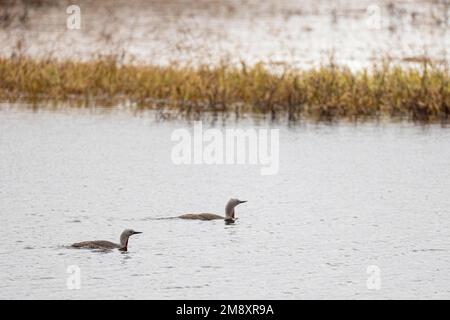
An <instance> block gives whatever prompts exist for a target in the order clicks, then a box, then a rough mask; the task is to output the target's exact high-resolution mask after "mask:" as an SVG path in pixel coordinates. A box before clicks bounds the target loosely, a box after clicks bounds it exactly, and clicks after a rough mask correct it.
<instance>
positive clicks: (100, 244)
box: [71, 229, 142, 251]
mask: <svg viewBox="0 0 450 320" xmlns="http://www.w3.org/2000/svg"><path fill="white" fill-rule="evenodd" d="M139 233H142V232H139V231H134V230H132V229H125V230H124V231H123V232H122V234H121V235H120V244H119V243H114V242H110V241H106V240H94V241H83V242H77V243H74V244H72V246H71V247H73V248H86V249H105V250H111V249H119V250H120V251H127V250H128V238H129V237H130V236H132V235H133V234H139Z"/></svg>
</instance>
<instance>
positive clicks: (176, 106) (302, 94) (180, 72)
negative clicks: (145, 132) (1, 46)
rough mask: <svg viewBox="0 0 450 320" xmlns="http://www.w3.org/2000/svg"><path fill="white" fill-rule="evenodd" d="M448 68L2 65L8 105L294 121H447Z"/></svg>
mask: <svg viewBox="0 0 450 320" xmlns="http://www.w3.org/2000/svg"><path fill="white" fill-rule="evenodd" d="M449 80H450V77H449V70H448V66H447V65H446V64H440V65H433V64H432V63H431V62H430V61H428V60H424V61H423V63H422V64H421V65H420V66H418V67H410V68H406V67H400V66H395V65H392V63H390V62H389V61H386V62H384V63H382V64H380V65H374V66H373V67H372V68H371V69H370V70H362V71H356V72H355V71H351V70H350V69H349V68H347V67H345V66H338V65H336V64H334V63H333V62H332V61H330V62H329V63H327V64H326V65H323V66H321V67H320V68H316V69H310V70H296V69H291V68H289V67H288V66H283V65H281V66H276V67H271V66H268V65H264V64H262V63H260V64H256V65H254V66H247V65H245V64H243V63H242V64H241V65H240V66H231V65H230V64H227V63H221V64H220V65H217V66H198V67H192V66H186V65H184V66H181V65H177V64H172V65H171V66H156V65H134V64H122V63H119V62H118V59H116V57H114V56H110V57H102V58H98V59H94V60H91V61H87V62H79V61H58V60H55V59H50V58H49V59H42V60H36V59H31V58H26V57H16V58H0V99H1V100H2V101H3V102H19V101H23V102H27V103H32V104H35V105H40V104H44V103H47V104H48V103H50V104H55V105H56V104H59V103H64V105H71V106H77V107H86V106H95V105H103V106H111V107H113V106H117V105H118V104H122V103H128V104H130V105H133V106H134V107H135V108H136V109H138V110H141V109H142V110H146V109H156V110H159V111H162V110H164V111H170V112H175V113H177V114H179V115H183V116H201V115H202V114H204V113H213V114H230V113H233V114H235V115H236V116H237V117H239V116H240V115H242V114H244V113H251V114H262V115H267V116H268V117H271V118H272V119H276V118H280V117H286V118H287V119H289V120H291V121H296V120H300V119H314V120H325V121H332V120H337V119H351V120H356V119H372V118H380V117H390V118H408V119H411V120H414V121H426V122H428V121H429V122H431V121H441V120H447V119H448V118H449V114H450V81H449Z"/></svg>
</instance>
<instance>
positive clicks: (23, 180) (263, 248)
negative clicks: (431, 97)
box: [0, 107, 450, 299]
mask: <svg viewBox="0 0 450 320" xmlns="http://www.w3.org/2000/svg"><path fill="white" fill-rule="evenodd" d="M190 125H191V124H189V123H188V122H186V121H168V122H157V121H155V120H154V118H153V117H151V116H149V115H141V116H136V115H131V114H129V113H126V112H115V113H111V112H103V113H102V112H85V111H79V110H75V111H73V110H68V111H53V112H52V111H39V112H32V111H27V110H25V109H23V108H8V107H3V108H1V109H0V199H1V200H0V217H1V232H0V234H1V241H0V298H7V299H18V298H25V299H35V298H43V299H50V298H62V299H78V298H88V299H98V298H112V299H123V298H143V299H168V298H171V299H180V298H181V299H194V298H200V299H206V298H221V299H231V298H236V299H245V298H255V299H257V298H258V299H259V298H262V299H265V298H267V299H308V298H319V299H322V298H350V299H359V298H375V299H381V298H419V299H422V298H446V299H449V298H450V232H449V228H450V217H449V214H450V196H449V190H450V147H449V146H450V130H449V129H447V128H443V127H441V126H439V125H430V126H416V125H413V124H404V123H389V124H373V123H372V124H358V125H353V124H345V123H341V124H338V125H333V126H330V125H316V124H300V125H298V126H295V127H291V128H290V127H288V126H285V125H282V124H279V125H277V124H272V125H267V124H265V123H261V124H254V123H253V122H251V121H245V120H244V121H240V122H234V121H229V122H227V123H226V125H225V126H223V125H222V124H219V125H218V126H217V128H219V129H224V128H234V127H238V128H243V129H245V128H250V127H260V128H267V127H268V126H269V127H271V128H279V129H280V167H279V173H278V174H277V175H273V176H262V175H260V170H259V169H260V167H259V166H255V165H222V166H220V165H197V166H194V165H181V166H176V165H174V164H173V162H172V161H171V157H170V155H171V150H172V147H173V145H174V143H173V142H172V141H171V140H170V136H171V134H172V132H173V130H175V129H178V128H183V127H185V128H189V126H190ZM230 197H238V198H241V199H245V200H248V203H245V204H242V205H240V206H239V207H238V208H237V215H238V217H239V220H238V221H237V223H236V224H235V225H225V224H224V222H223V221H220V220H219V221H208V222H203V221H186V220H177V219H172V220H155V218H159V217H171V216H176V215H179V214H182V213H187V212H196V211H199V212H202V211H203V212H205V211H206V212H217V213H223V210H224V206H225V203H226V201H227V200H228V199H229V198H230ZM125 228H134V229H136V230H139V231H143V234H141V235H138V236H134V237H132V238H131V240H130V244H129V251H128V252H127V253H120V252H118V251H113V252H109V253H105V252H95V251H90V250H76V249H69V248H67V247H66V245H68V244H71V243H73V242H76V241H81V240H94V239H106V240H113V241H118V237H119V235H120V233H121V231H122V230H123V229H125ZM71 265H75V266H78V267H79V268H80V271H81V287H80V289H79V290H69V289H68V287H67V284H66V283H67V279H68V277H69V276H70V274H69V273H67V269H68V267H69V266H71ZM369 266H377V267H378V268H379V271H380V278H379V279H380V280H381V282H380V284H381V288H380V289H379V290H373V289H372V290H371V289H369V288H368V286H367V280H368V278H369V277H370V276H371V275H370V274H368V273H367V268H368V267H369Z"/></svg>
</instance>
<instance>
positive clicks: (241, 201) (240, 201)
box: [239, 200, 247, 204]
mask: <svg viewBox="0 0 450 320" xmlns="http://www.w3.org/2000/svg"><path fill="white" fill-rule="evenodd" d="M245 202H247V200H239V204H241V203H245Z"/></svg>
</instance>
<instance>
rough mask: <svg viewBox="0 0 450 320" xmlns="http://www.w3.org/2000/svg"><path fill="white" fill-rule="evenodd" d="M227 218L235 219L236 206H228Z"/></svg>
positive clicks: (226, 210) (226, 209)
mask: <svg viewBox="0 0 450 320" xmlns="http://www.w3.org/2000/svg"><path fill="white" fill-rule="evenodd" d="M225 218H227V219H234V206H231V205H229V204H227V206H226V207H225Z"/></svg>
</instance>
